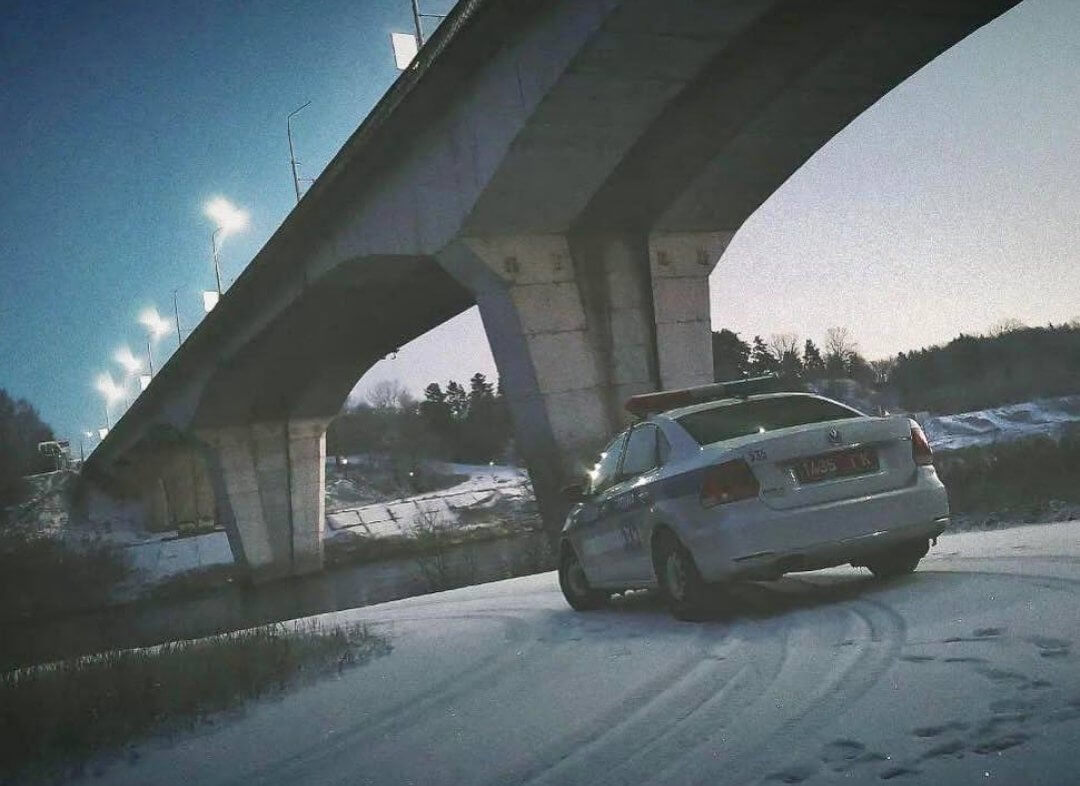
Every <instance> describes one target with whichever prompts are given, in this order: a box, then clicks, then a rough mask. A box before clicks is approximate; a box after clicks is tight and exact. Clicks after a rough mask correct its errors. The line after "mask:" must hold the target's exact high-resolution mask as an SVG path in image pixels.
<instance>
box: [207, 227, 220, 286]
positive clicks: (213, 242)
mask: <svg viewBox="0 0 1080 786" xmlns="http://www.w3.org/2000/svg"><path fill="white" fill-rule="evenodd" d="M221 230H222V227H218V228H217V229H215V230H214V231H213V232H211V233H210V248H211V249H213V252H214V279H215V280H216V281H217V293H218V297H221V264H220V263H219V261H218V248H217V236H218V233H220V232H221Z"/></svg>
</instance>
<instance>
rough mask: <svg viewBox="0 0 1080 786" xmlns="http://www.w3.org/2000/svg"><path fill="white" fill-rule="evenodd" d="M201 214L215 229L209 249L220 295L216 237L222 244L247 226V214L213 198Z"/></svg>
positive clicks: (224, 201) (220, 198) (220, 199)
mask: <svg viewBox="0 0 1080 786" xmlns="http://www.w3.org/2000/svg"><path fill="white" fill-rule="evenodd" d="M203 213H205V214H206V217H207V218H209V219H210V220H211V221H213V222H214V223H215V224H216V225H217V228H216V229H215V230H214V231H213V232H211V233H210V248H211V250H212V251H213V256H214V278H215V279H216V280H217V292H218V295H220V294H221V263H220V260H219V258H218V235H221V240H222V242H224V241H225V238H227V237H228V236H229V235H232V234H235V233H237V232H239V231H240V230H242V229H246V228H247V225H248V212H247V211H246V210H241V209H240V208H238V207H237V206H236V205H234V204H233V203H232V202H230V201H229V200H227V199H226V198H225V197H214V198H213V199H211V200H210V201H209V202H207V203H206V205H205V206H204V207H203Z"/></svg>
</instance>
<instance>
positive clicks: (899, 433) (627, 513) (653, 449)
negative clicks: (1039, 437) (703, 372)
mask: <svg viewBox="0 0 1080 786" xmlns="http://www.w3.org/2000/svg"><path fill="white" fill-rule="evenodd" d="M770 386H771V387H775V384H774V380H771V379H767V378H755V379H751V380H743V381H739V382H734V383H718V384H714V385H704V386H701V387H696V388H686V389H682V390H672V391H663V392H660V393H651V394H646V395H641V396H634V397H632V398H631V399H630V400H629V401H627V403H626V408H627V409H628V410H629V411H630V412H631V413H632V414H633V415H635V416H637V417H638V418H639V419H638V421H637V422H636V423H635V424H634V425H633V426H632V427H631V428H629V429H627V430H625V431H623V432H622V433H620V434H619V435H618V436H616V437H615V438H614V439H613V440H611V442H610V443H609V444H608V446H607V447H606V448H604V450H603V452H602V453H601V454H600V457H599V458H598V460H597V461H596V464H595V466H594V467H593V469H592V470H591V471H590V472H589V473H588V478H587V480H586V482H585V484H584V485H582V486H571V487H569V488H568V489H567V490H566V492H567V494H568V496H569V497H570V498H571V500H572V501H573V502H574V503H575V504H574V506H573V508H572V509H571V511H570V513H569V515H568V517H567V520H566V524H565V526H564V527H563V530H562V538H561V546H560V552H559V584H560V586H561V588H562V591H563V594H564V595H565V597H566V600H567V602H569V604H570V605H571V606H572V607H573V608H574V609H577V610H586V609H592V608H596V607H597V606H600V605H602V604H603V603H604V602H606V601H607V600H608V599H609V598H610V596H611V594H612V593H615V592H622V591H625V590H628V589H643V588H658V589H659V590H660V592H661V593H662V594H663V596H664V598H665V600H666V601H667V603H668V605H669V607H670V608H671V610H672V612H673V613H674V614H675V616H677V617H680V618H692V617H694V616H695V615H696V614H698V613H699V612H700V610H701V606H702V603H703V602H704V600H705V599H706V595H707V590H708V587H709V585H712V584H719V583H723V582H730V581H735V580H743V579H750V580H769V579H778V578H780V577H781V576H782V575H784V574H785V573H789V572H796V571H808V570H818V569H821V568H827V567H832V566H835V565H842V564H848V563H850V564H851V565H855V566H865V567H867V568H869V569H870V570H871V571H872V572H873V573H874V575H875V576H878V577H892V576H898V575H901V574H905V573H910V572H912V571H914V570H915V568H916V566H917V565H918V563H919V560H920V559H922V557H923V556H925V554H926V553H927V551H928V549H929V545H930V541H931V540H933V539H935V538H936V537H937V536H938V535H939V534H941V532H942V531H943V530H944V529H945V527H946V525H947V524H948V521H949V504H948V498H947V496H946V492H945V487H944V486H943V485H942V483H941V481H940V480H939V479H938V476H937V473H936V471H935V469H934V456H933V452H932V451H931V449H930V445H929V443H928V442H927V439H926V436H925V434H923V431H922V429H921V428H919V426H918V424H917V423H916V422H915V421H913V420H911V419H909V418H908V417H907V416H904V415H895V416H884V417H873V416H869V415H865V414H863V413H862V412H859V411H857V410H855V409H853V408H851V407H849V406H847V405H845V404H841V403H840V402H837V401H833V400H831V399H828V398H825V397H822V396H817V395H812V394H809V393H793V392H774V393H767V392H760V391H761V390H765V389H769V388H770Z"/></svg>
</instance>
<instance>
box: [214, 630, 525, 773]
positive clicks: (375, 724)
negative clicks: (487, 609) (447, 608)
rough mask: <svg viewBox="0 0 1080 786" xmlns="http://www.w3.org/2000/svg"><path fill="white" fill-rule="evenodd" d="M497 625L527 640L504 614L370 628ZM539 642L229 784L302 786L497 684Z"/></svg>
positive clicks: (495, 657)
mask: <svg viewBox="0 0 1080 786" xmlns="http://www.w3.org/2000/svg"><path fill="white" fill-rule="evenodd" d="M492 619H495V620H498V621H500V622H502V623H503V624H504V625H506V628H507V630H508V632H509V633H510V635H509V636H508V638H509V639H510V641H520V640H522V639H523V638H526V637H527V633H528V632H529V631H530V630H532V628H531V626H530V625H529V624H528V623H527V622H526V621H525V620H524V619H523V618H522V617H518V616H513V615H506V614H446V615H424V616H422V617H399V618H393V619H389V620H380V621H378V622H375V623H373V624H374V625H379V626H383V625H389V624H393V623H397V622H424V623H426V622H436V621H451V620H465V621H472V620H485V621H486V620H492ZM538 643H539V642H538V641H537V640H536V639H535V638H534V639H532V640H530V641H526V642H525V644H524V646H522V647H520V648H505V647H504V648H499V649H498V650H497V651H495V652H493V653H492V654H490V655H487V656H485V657H483V658H482V659H480V660H479V661H478V662H477V663H476V664H475V665H474V666H473V667H471V668H469V669H467V670H465V671H464V672H460V671H459V672H457V673H455V674H452V675H450V676H448V677H445V678H443V679H441V680H438V681H437V682H436V683H435V684H433V685H432V686H430V687H429V688H428V689H427V690H425V691H424V692H422V693H421V694H420V695H418V696H410V697H408V698H406V699H402V700H400V701H398V702H395V703H394V704H392V705H391V706H389V707H387V708H385V709H383V710H381V711H379V712H377V713H375V714H374V715H368V716H364V717H362V718H360V719H358V720H357V721H355V722H354V723H352V724H350V725H348V726H346V727H344V728H342V729H340V730H339V731H338V732H337V733H336V734H335V735H334V737H333V738H332V739H327V740H323V741H321V742H320V743H318V744H317V745H313V746H310V747H308V748H307V749H305V750H303V751H300V752H298V753H295V754H293V755H292V756H289V757H286V758H284V759H279V760H276V761H274V762H273V763H271V764H268V765H266V766H265V767H260V768H258V769H256V770H254V771H251V772H248V773H245V774H244V775H243V777H240V778H237V779H236V780H234V781H232V782H233V783H236V784H237V785H238V786H239V784H245V785H246V784H250V783H278V782H303V780H304V778H305V777H306V776H310V775H311V773H313V772H319V771H320V769H321V763H322V762H324V761H326V760H327V759H330V758H332V757H334V756H336V755H338V754H339V753H340V752H342V751H343V750H347V749H352V748H354V747H356V746H357V745H361V744H363V741H364V740H365V739H371V738H373V737H386V736H388V735H389V734H391V733H393V732H394V731H396V730H398V729H400V728H403V727H406V726H409V725H411V724H412V723H414V722H416V721H418V720H420V719H423V718H424V717H426V716H428V715H430V714H431V713H432V711H433V710H434V708H436V707H438V706H440V705H442V704H446V703H450V702H453V701H455V700H457V699H459V698H461V697H463V696H467V695H468V694H470V693H472V692H473V691H475V690H478V689H480V688H482V687H490V686H492V685H495V684H497V683H498V681H499V680H500V679H502V678H503V677H504V676H506V675H507V674H509V673H511V672H513V671H514V670H516V669H517V668H518V667H519V664H520V662H521V660H522V659H523V658H524V657H525V656H526V655H527V654H528V652H530V651H531V650H532V649H534V648H535V647H536V645H537V644H538Z"/></svg>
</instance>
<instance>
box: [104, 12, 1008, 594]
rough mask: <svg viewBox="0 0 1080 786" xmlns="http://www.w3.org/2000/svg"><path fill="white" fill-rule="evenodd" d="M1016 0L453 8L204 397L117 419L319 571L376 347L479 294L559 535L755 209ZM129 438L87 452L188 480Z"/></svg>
mask: <svg viewBox="0 0 1080 786" xmlns="http://www.w3.org/2000/svg"><path fill="white" fill-rule="evenodd" d="M1015 2H1016V0H747V1H745V2H742V1H740V2H711V3H710V2H702V1H701V0H602V1H601V2H597V3H580V2H576V0H562V2H550V3H541V2H522V3H517V2H509V0H506V1H505V2H503V1H501V0H487V2H475V1H474V2H467V3H466V2H463V3H459V4H458V6H457V8H456V9H455V11H454V12H453V13H452V14H451V16H450V18H449V19H447V21H446V22H445V23H444V24H443V25H442V26H441V27H440V29H439V31H438V32H437V33H436V35H435V36H433V38H432V40H431V41H429V42H428V45H427V46H425V49H424V51H423V52H422V53H421V60H422V61H423V58H424V56H425V52H428V53H431V52H434V53H436V54H435V55H432V57H433V58H434V59H432V60H430V62H426V64H425V62H421V65H420V66H418V67H417V68H416V69H415V70H414V71H413V72H407V73H406V75H405V76H403V77H402V80H403V81H402V83H401V84H403V85H404V87H403V88H402V89H401V90H398V87H399V86H395V88H394V90H392V91H391V93H390V94H388V98H387V99H386V100H385V101H384V104H383V105H380V107H379V108H377V110H376V112H374V113H373V117H378V118H382V119H380V120H379V121H378V122H379V123H381V125H379V126H377V127H376V126H373V125H372V123H367V122H366V123H365V125H364V126H362V127H361V129H360V130H359V131H358V132H357V135H356V136H355V137H354V139H352V140H350V142H349V143H348V144H347V145H346V147H345V148H343V151H342V153H341V154H339V156H338V158H337V159H335V161H334V162H333V163H332V164H331V166H330V167H328V169H327V172H326V173H325V174H324V175H323V177H321V178H320V182H319V183H317V184H316V186H315V187H313V189H312V191H311V192H310V193H309V195H308V196H306V197H305V199H304V201H303V202H302V203H301V205H300V206H299V207H298V209H297V211H296V214H295V215H294V216H291V217H290V219H289V220H288V221H287V222H286V224H285V225H283V227H282V229H281V230H279V232H278V234H277V235H275V237H274V238H273V239H272V240H271V242H270V243H268V244H267V247H266V249H264V250H263V252H261V253H260V255H259V257H257V258H256V260H255V262H254V263H253V264H252V265H251V266H250V267H249V270H248V271H247V272H246V273H245V275H244V277H242V279H241V280H240V281H238V282H237V284H236V285H235V286H234V288H233V290H234V291H230V292H229V293H227V296H226V297H225V298H224V299H223V300H222V302H221V304H220V305H219V306H218V308H217V309H216V310H215V312H216V313H214V314H211V319H208V320H207V324H206V325H204V326H201V327H200V330H199V331H198V333H199V335H197V336H193V337H192V338H193V339H196V338H198V339H199V341H189V342H188V343H190V344H194V345H195V348H193V349H190V350H189V349H188V347H187V345H185V347H184V348H183V349H182V350H181V351H180V352H178V353H177V355H178V356H181V357H180V358H179V360H178V359H177V357H175V356H174V358H173V360H171V361H170V364H169V366H170V367H174V368H166V369H165V372H167V373H166V374H162V375H159V377H160V376H168V374H170V373H171V374H172V375H173V376H174V377H180V376H181V371H187V372H188V373H187V376H186V377H184V379H182V380H181V381H180V382H178V383H176V384H177V386H178V387H179V388H180V389H181V390H183V391H184V392H183V393H182V394H177V395H175V396H173V398H172V399H168V398H167V396H168V393H167V392H166V393H162V392H160V391H161V389H162V387H163V386H162V384H161V381H160V379H159V380H157V381H155V384H154V385H151V389H150V390H149V391H148V394H150V395H148V399H149V403H146V404H145V405H144V404H142V403H141V402H137V403H136V406H135V407H133V408H132V411H131V412H130V413H129V415H128V416H126V417H125V419H124V420H125V421H135V422H137V423H139V424H146V423H149V424H154V423H158V424H161V423H168V424H170V425H171V426H172V429H173V431H175V432H177V433H181V434H183V435H184V439H185V440H187V443H185V444H187V445H189V447H185V448H184V449H183V451H187V452H186V453H184V455H193V456H197V457H198V459H197V460H198V461H201V462H202V464H201V466H202V467H203V470H202V474H201V475H199V474H198V473H197V477H202V478H204V480H203V481H201V482H195V483H194V485H193V486H192V488H193V489H202V491H198V492H197V491H193V492H192V494H193V495H194V498H195V499H196V501H198V502H199V505H195V506H192V505H188V506H187V508H188V509H193V508H199V510H197V511H196V516H198V515H203V513H202V509H204V508H205V507H207V505H208V502H207V499H208V497H209V496H212V497H213V508H214V516H215V520H217V521H220V522H223V523H224V524H225V526H226V528H227V529H228V531H229V533H230V539H231V542H232V543H233V549H234V553H235V554H236V555H237V557H238V559H239V560H240V561H242V562H243V564H245V565H247V566H248V567H249V568H250V569H251V571H252V574H253V575H255V576H273V575H283V574H289V573H295V572H303V571H306V570H312V569H317V568H318V567H319V566H320V565H321V560H322V557H321V554H322V552H321V542H322V528H323V518H324V516H323V500H322V495H323V490H324V478H323V473H324V454H325V448H324V439H325V438H324V432H325V428H326V424H327V423H328V422H329V420H330V419H331V418H332V417H333V416H334V415H335V414H336V413H337V412H338V411H339V409H340V407H341V405H342V403H343V402H344V400H345V397H346V395H347V394H348V391H349V390H350V389H351V388H352V387H353V385H354V384H355V382H356V380H357V379H358V378H359V377H360V376H361V375H362V374H363V373H364V372H365V371H366V370H367V369H368V368H370V366H371V365H372V364H373V363H374V362H376V361H377V360H378V359H379V358H381V357H384V356H385V355H386V354H388V353H389V352H391V351H392V350H394V349H395V348H397V347H400V346H402V345H403V344H404V343H406V342H407V341H409V340H411V339H412V338H415V337H416V336H418V335H420V334H421V333H423V332H425V331H426V330H428V329H430V328H431V327H434V326H435V325H437V324H439V323H441V322H443V321H445V320H446V319H448V318H450V317H452V316H453V315H455V314H457V313H460V312H461V311H462V310H464V309H465V308H467V307H469V306H470V305H472V304H474V303H475V304H477V305H478V306H479V309H480V313H481V316H482V318H483V322H484V326H485V329H486V331H487V334H488V339H489V342H490V344H491V349H492V352H493V354H494V357H495V360H496V363H497V365H498V369H499V374H500V378H501V380H502V383H503V388H504V390H505V391H506V394H507V396H508V400H509V403H510V407H511V412H512V415H513V419H514V427H515V434H516V438H517V443H518V447H519V449H520V451H521V453H522V454H523V455H524V457H525V459H526V462H527V464H528V467H529V471H530V474H531V476H532V479H533V484H534V487H535V489H536V492H537V497H538V502H539V504H540V507H541V512H542V514H543V516H544V519H545V522H546V524H547V526H548V527H549V528H550V529H551V531H552V532H556V531H557V530H558V528H559V526H560V525H561V522H562V519H563V516H564V514H565V504H564V503H563V501H562V498H561V495H560V493H559V488H560V487H561V486H562V485H564V484H565V483H566V482H568V481H570V480H571V479H572V478H574V477H575V476H577V475H579V474H580V472H581V471H582V470H583V469H584V468H585V466H586V462H587V461H588V459H589V458H590V457H591V455H592V454H593V452H594V451H595V450H597V449H598V448H599V447H601V446H602V443H603V441H604V440H605V438H606V437H608V436H609V435H611V434H612V433H613V432H614V431H615V430H616V429H617V428H618V427H620V426H621V425H622V424H623V423H624V413H623V412H622V409H621V404H622V401H623V400H624V399H625V398H626V397H627V396H629V395H631V394H633V393H638V392H642V391H647V390H654V389H656V388H658V387H672V386H683V385H692V384H700V383H704V382H707V381H709V380H710V379H711V374H712V358H711V349H710V347H711V341H710V315H709V295H708V276H709V273H710V272H711V271H712V269H713V267H714V266H715V264H716V263H717V261H718V260H719V259H720V256H721V254H722V253H723V250H724V248H725V247H726V246H727V244H728V243H729V242H730V240H731V237H732V236H733V234H734V233H735V231H736V230H738V228H739V227H740V226H741V225H742V223H743V222H744V221H745V220H746V218H747V217H748V216H749V215H750V214H751V213H753V211H754V210H756V209H757V208H758V207H759V206H760V204H761V203H762V202H763V201H764V200H765V199H766V198H767V197H768V196H769V195H770V194H771V193H773V192H774V191H775V190H776V189H777V188H778V187H779V186H780V185H781V184H782V183H783V182H784V180H786V179H787V178H788V177H789V176H790V175H791V174H792V173H793V172H794V171H795V170H796V169H798V167H799V166H801V165H802V163H803V162H805V161H806V159H807V158H808V157H809V156H811V155H812V154H813V153H814V152H815V151H816V150H818V149H819V148H820V147H821V146H822V145H823V144H825V143H826V142H827V141H828V140H829V139H830V138H831V137H832V136H833V135H835V134H836V133H837V132H838V131H839V130H841V129H842V128H843V127H844V126H845V125H847V124H848V123H849V122H851V120H852V119H854V118H855V117H856V116H858V114H859V113H861V112H862V111H864V110H865V109H866V108H867V107H869V106H871V105H872V104H873V103H874V102H875V101H877V100H878V99H879V98H880V97H881V96H882V95H884V94H885V93H887V92H888V91H889V90H891V89H892V88H893V87H895V86H896V85H897V84H899V83H900V82H901V81H902V80H903V79H905V78H906V77H908V76H909V75H910V74H912V73H913V72H914V71H916V70H917V69H918V68H920V67H921V66H923V65H925V64H926V63H927V62H929V61H930V60H932V59H933V58H934V57H936V56H937V55H938V54H939V53H941V52H942V51H944V50H945V49H947V48H948V47H950V46H951V45H952V44H954V43H955V42H957V41H959V40H960V39H962V38H964V37H965V36H967V35H968V34H969V33H971V32H972V31H973V30H975V29H976V28H978V27H979V26H980V25H982V24H985V23H986V22H988V21H990V20H991V19H993V18H994V17H996V16H997V15H999V14H1000V13H1002V12H1003V11H1005V10H1006V9H1008V8H1009V7H1011V6H1012V5H1014V4H1015ZM384 108H385V112H384V111H383V109H384ZM217 312H220V313H217ZM218 346H221V347H228V349H227V350H220V351H219V350H217V349H216V347H218ZM196 353H202V354H201V356H199V357H206V356H209V357H213V362H212V363H208V362H206V361H205V360H199V361H195V360H191V361H188V360H187V359H186V357H185V355H186V356H187V357H196ZM214 353H218V354H214ZM185 363H186V364H187V365H186V366H185V365H184V364H185ZM188 380H196V382H189V381H188ZM184 385H187V387H186V388H184V387H183V386H184ZM140 429H141V430H140ZM115 431H117V432H118V436H116V439H115V440H114V438H113V435H110V440H109V441H108V442H107V443H106V444H104V445H102V446H101V448H99V450H98V451H95V453H100V454H101V455H102V458H100V459H99V458H98V457H97V456H95V457H94V460H95V461H98V462H100V463H108V464H111V466H112V467H113V468H114V469H116V468H119V467H121V466H122V465H123V464H125V463H126V465H127V466H128V467H129V468H130V467H131V466H132V465H133V464H136V463H138V464H140V465H141V467H140V473H139V476H140V477H143V476H146V477H145V478H144V480H143V481H141V482H142V483H143V487H145V488H150V489H151V490H153V489H155V488H162V487H163V486H162V483H161V482H159V480H160V479H161V478H169V477H172V478H173V480H172V481H171V485H172V486H174V487H176V488H182V481H181V480H179V478H180V477H181V474H180V473H179V471H178V470H176V469H175V466H183V464H184V460H179V459H178V460H175V461H173V462H172V464H170V463H169V461H165V460H163V459H160V458H155V457H160V456H168V455H170V451H172V452H175V450H176V448H166V447H162V445H163V444H165V443H163V442H161V441H160V440H158V441H155V438H154V437H152V436H151V435H153V434H154V433H155V432H154V430H153V429H152V428H149V427H146V426H145V425H140V426H139V427H137V426H134V425H132V426H128V425H127V424H126V423H124V422H123V421H122V422H121V423H120V424H118V428H117V429H116V430H115ZM131 435H135V436H131ZM125 440H126V441H125ZM103 448H104V449H105V450H103ZM183 451H182V452H183ZM105 456H112V458H105ZM137 457H141V458H137ZM158 467H160V469H156V468H158ZM168 467H174V468H173V469H169V468H168ZM155 473H156V474H155ZM200 483H201V485H200ZM168 487H169V482H165V484H164V488H166V489H167V488H168ZM207 489H211V490H212V492H211V491H207ZM154 493H156V492H154ZM162 493H164V492H162ZM177 493H180V492H177ZM200 495H201V496H200ZM149 496H150V497H153V496H154V494H150V495H149ZM158 496H161V495H160V494H159V495H158ZM175 496H176V493H174V494H172V495H171V496H170V497H169V499H170V505H171V507H169V510H177V509H178V508H177V504H176V503H175V502H174V501H172V498H173V497H175ZM156 504H157V508H155V509H163V508H162V505H163V504H164V503H161V502H160V500H159V502H158V503H156ZM185 515H186V514H185Z"/></svg>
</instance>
